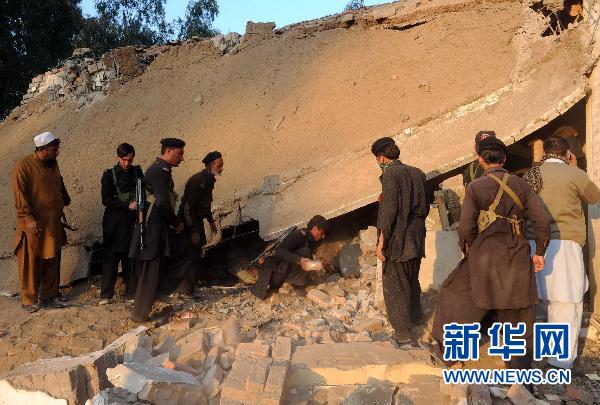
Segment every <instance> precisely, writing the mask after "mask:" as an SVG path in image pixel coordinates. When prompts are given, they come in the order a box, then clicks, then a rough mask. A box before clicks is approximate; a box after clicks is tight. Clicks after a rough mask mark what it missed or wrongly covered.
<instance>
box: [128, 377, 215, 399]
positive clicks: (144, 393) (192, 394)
mask: <svg viewBox="0 0 600 405" xmlns="http://www.w3.org/2000/svg"><path fill="white" fill-rule="evenodd" d="M137 396H138V399H140V400H141V401H144V402H148V403H151V404H156V405H171V404H190V405H191V404H194V405H196V404H197V405H205V404H208V399H207V397H206V394H205V393H204V389H203V387H202V386H200V385H194V384H186V383H171V382H162V381H150V382H148V383H147V384H146V385H145V386H144V388H143V389H142V390H141V391H140V392H139V393H138V395H137Z"/></svg>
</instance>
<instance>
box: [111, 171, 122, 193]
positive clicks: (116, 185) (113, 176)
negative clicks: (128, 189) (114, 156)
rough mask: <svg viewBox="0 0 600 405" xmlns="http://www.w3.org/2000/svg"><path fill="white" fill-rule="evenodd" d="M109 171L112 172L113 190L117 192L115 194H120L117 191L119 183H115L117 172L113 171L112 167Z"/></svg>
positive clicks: (118, 190) (119, 191)
mask: <svg viewBox="0 0 600 405" xmlns="http://www.w3.org/2000/svg"><path fill="white" fill-rule="evenodd" d="M110 171H111V172H112V178H113V183H114V184H115V189H116V190H117V194H121V190H120V189H119V183H118V182H117V171H116V170H115V168H114V167H113V168H112V169H110Z"/></svg>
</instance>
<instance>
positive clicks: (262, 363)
mask: <svg viewBox="0 0 600 405" xmlns="http://www.w3.org/2000/svg"><path fill="white" fill-rule="evenodd" d="M272 361H273V360H272V359H270V358H268V357H264V358H262V359H260V360H257V361H255V362H253V363H252V367H251V369H250V374H249V375H248V377H247V378H246V391H247V392H256V393H260V392H262V391H263V389H264V386H265V382H266V381H267V375H268V374H269V368H270V367H271V363H272Z"/></svg>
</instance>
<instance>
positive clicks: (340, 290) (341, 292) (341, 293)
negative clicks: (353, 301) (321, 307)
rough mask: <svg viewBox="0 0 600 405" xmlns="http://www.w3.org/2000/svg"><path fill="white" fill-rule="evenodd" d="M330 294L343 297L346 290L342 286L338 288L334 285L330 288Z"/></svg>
mask: <svg viewBox="0 0 600 405" xmlns="http://www.w3.org/2000/svg"><path fill="white" fill-rule="evenodd" d="M331 295H333V296H334V297H345V296H346V292H345V291H344V289H343V288H340V287H338V286H337V285H336V286H334V287H333V288H332V289H331Z"/></svg>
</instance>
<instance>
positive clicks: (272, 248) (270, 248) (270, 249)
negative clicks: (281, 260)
mask: <svg viewBox="0 0 600 405" xmlns="http://www.w3.org/2000/svg"><path fill="white" fill-rule="evenodd" d="M296 228H298V227H297V226H292V227H291V228H290V229H288V230H287V231H286V232H285V233H284V234H283V235H282V236H281V237H280V238H279V239H278V240H277V241H276V242H271V243H269V245H268V246H267V248H266V249H265V250H264V251H263V252H262V253H261V254H260V255H259V256H258V257H257V258H256V259H254V260H252V261H251V262H250V266H252V265H253V264H254V263H256V262H259V261H260V259H262V258H264V257H266V256H267V255H269V254H270V253H271V252H274V251H275V249H277V246H279V245H280V244H281V242H283V240H284V239H285V238H287V236H288V235H289V234H290V233H292V232H294V231H295V230H296ZM261 264H262V262H261Z"/></svg>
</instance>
